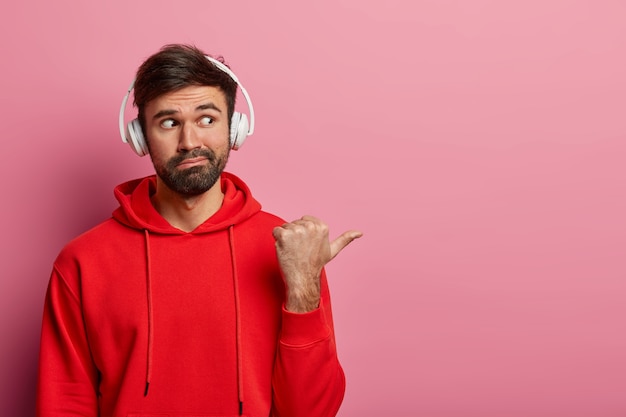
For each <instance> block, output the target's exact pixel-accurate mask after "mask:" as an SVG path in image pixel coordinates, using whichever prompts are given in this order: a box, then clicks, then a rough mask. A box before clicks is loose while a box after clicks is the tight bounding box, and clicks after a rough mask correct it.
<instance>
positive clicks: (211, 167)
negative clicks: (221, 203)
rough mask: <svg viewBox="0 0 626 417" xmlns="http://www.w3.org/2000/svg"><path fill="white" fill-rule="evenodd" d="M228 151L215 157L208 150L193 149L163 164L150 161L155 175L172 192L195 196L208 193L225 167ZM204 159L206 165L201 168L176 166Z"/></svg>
mask: <svg viewBox="0 0 626 417" xmlns="http://www.w3.org/2000/svg"><path fill="white" fill-rule="evenodd" d="M229 153H230V149H229V151H228V152H226V153H225V154H222V155H220V156H217V155H216V154H215V152H213V151H212V150H210V149H194V150H193V151H189V152H185V153H180V154H178V155H176V156H174V157H172V158H170V159H169V160H168V161H167V162H166V163H165V164H160V163H158V161H155V160H154V159H153V160H152V163H153V165H154V169H155V171H156V174H157V175H158V176H159V178H161V180H162V181H163V183H164V184H165V185H166V186H167V187H168V188H169V189H170V190H172V191H174V192H176V193H178V194H180V195H182V196H185V197H192V196H197V195H200V194H202V193H205V192H206V191H208V190H209V189H210V188H211V187H213V185H215V183H216V182H217V180H218V179H219V178H220V175H221V174H222V172H223V171H224V168H225V167H226V162H228V155H229ZM198 157H204V158H206V159H207V161H208V163H207V164H206V165H202V166H193V167H191V168H186V169H182V170H181V169H179V168H178V165H179V164H180V163H181V162H183V161H184V160H186V159H191V158H198Z"/></svg>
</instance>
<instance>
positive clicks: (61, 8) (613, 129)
mask: <svg viewBox="0 0 626 417" xmlns="http://www.w3.org/2000/svg"><path fill="white" fill-rule="evenodd" d="M0 32H1V33H0V35H1V36H0V46H1V47H2V49H1V51H2V66H1V67H2V70H1V71H2V76H1V77H0V92H1V98H0V111H1V114H2V121H3V123H2V127H1V130H0V132H1V133H2V139H1V140H0V151H1V155H2V159H3V162H2V164H0V178H1V179H2V195H3V198H2V204H1V208H0V210H2V211H1V213H0V222H1V227H2V240H1V245H2V246H1V248H0V249H1V250H0V254H1V255H0V256H2V262H1V265H0V276H1V281H0V285H1V288H0V326H1V327H0V334H1V335H2V336H1V338H2V342H1V345H0V346H1V354H2V356H1V363H0V367H1V368H0V401H1V403H0V406H1V409H0V415H2V416H32V415H33V410H34V407H33V401H34V386H35V379H36V364H37V348H38V347H37V346H38V341H39V340H38V339H39V323H40V316H41V310H42V303H43V296H44V292H45V288H46V284H47V280H48V275H49V272H50V267H51V264H52V261H53V259H54V257H55V256H56V254H57V253H58V251H59V250H60V249H61V247H62V246H63V245H64V244H65V243H66V242H67V241H68V240H69V239H71V238H72V237H73V236H76V235H77V234H79V233H80V232H82V231H84V230H86V229H87V228H89V227H91V226H93V225H94V224H96V223H97V222H99V221H101V220H103V219H105V218H106V217H108V216H109V214H110V212H111V211H112V209H113V208H114V207H115V202H114V200H113V198H112V192H111V190H112V187H113V186H114V185H116V184H117V183H119V182H121V181H123V180H125V179H128V178H131V177H136V176H140V175H145V174H148V173H150V170H151V166H150V162H149V160H147V159H143V160H141V159H139V158H137V157H136V156H134V155H133V154H132V153H131V151H130V150H129V149H128V148H127V147H126V145H123V144H122V143H121V142H120V140H119V137H118V130H117V129H118V128H117V112H118V106H119V103H120V101H121V98H122V96H123V94H124V92H125V89H126V87H127V85H128V83H129V81H130V79H131V77H132V75H133V73H134V71H135V69H136V67H137V65H138V64H139V63H140V62H141V61H142V60H143V59H144V58H145V57H146V56H148V55H149V54H151V53H153V52H155V51H156V50H157V49H158V48H159V47H160V46H161V45H162V44H164V43H169V42H190V43H195V44H197V45H198V46H200V47H201V48H203V49H205V50H206V51H207V52H210V53H213V54H222V55H224V56H225V57H226V59H227V61H228V62H229V63H230V64H231V66H232V68H233V69H234V70H235V72H236V73H237V74H238V76H239V78H240V79H241V80H242V82H243V83H244V85H245V86H246V87H247V89H248V91H249V92H250V94H251V96H252V99H253V102H254V104H255V107H256V111H257V122H258V124H257V131H256V133H255V135H254V136H252V137H251V138H250V139H249V141H248V143H247V144H246V145H245V146H244V147H243V148H242V150H241V151H239V152H238V153H236V154H235V155H234V156H233V158H232V160H231V163H230V166H229V169H230V170H231V171H234V172H236V173H237V174H238V175H240V176H242V177H243V178H245V179H246V180H247V181H248V183H249V184H250V186H251V188H252V190H253V191H254V193H255V195H256V196H257V197H258V198H259V199H260V200H261V201H262V202H263V203H264V204H265V207H266V208H267V209H268V210H270V211H273V212H276V213H277V214H280V215H282V216H283V217H286V218H288V219H292V218H295V217H299V216H301V215H302V214H306V213H309V214H315V215H317V216H319V217H322V218H324V219H325V220H327V221H328V222H329V223H330V225H331V229H332V232H333V233H334V234H337V233H339V232H341V231H343V230H344V229H346V228H353V227H355V228H360V229H362V230H363V231H364V232H365V237H364V238H363V239H361V240H360V241H357V242H356V243H355V244H354V245H353V246H350V247H349V248H347V249H346V250H345V251H344V252H343V253H342V254H341V255H340V257H338V258H337V259H336V260H335V261H333V263H332V264H330V265H329V268H328V269H329V273H330V275H331V289H332V292H333V300H334V308H335V315H336V326H337V333H338V343H339V354H340V356H341V359H342V362H343V364H344V367H345V370H346V373H347V376H348V390H347V393H346V398H345V402H344V406H343V408H342V410H341V412H340V415H341V416H342V417H352V416H359V417H364V416H365V417H369V416H372V417H373V416H396V417H403V416H424V417H474V416H476V417H478V416H480V417H528V416H533V417H544V416H545V417H556V416H558V417H560V416H563V417H588V416H594V417H617V416H624V415H626V353H625V352H626V302H625V301H624V300H625V294H626V256H625V255H626V162H625V160H626V158H625V157H626V99H625V97H626V3H625V2H623V1H621V0H613V1H611V0H593V1H592V0H588V1H583V0H525V1H522V0H513V1H501V0H456V1H453V0H438V1H426V0H385V1H374V0H322V1H316V2H293V1H288V0H264V1H252V0H250V1H220V2H217V1H206V0H203V1H196V0H193V1H191V0H190V1H183V2H171V1H170V2H164V1H156V0H150V1H147V0H133V1H122V0H110V1H107V2H98V3H96V2H82V1H68V0H57V1H43V0H42V1H35V0H23V1H19V2H18V1H13V2H10V4H8V5H7V6H6V7H5V8H4V11H3V23H2V25H1V28H0ZM244 109H245V108H244Z"/></svg>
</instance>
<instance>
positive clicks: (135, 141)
mask: <svg viewBox="0 0 626 417" xmlns="http://www.w3.org/2000/svg"><path fill="white" fill-rule="evenodd" d="M126 138H127V140H128V144H129V145H130V147H131V149H132V150H133V151H134V152H135V153H136V154H137V155H139V156H145V155H147V154H148V153H149V152H148V144H147V143H146V140H145V138H144V137H143V131H142V130H141V123H139V120H138V119H133V120H132V121H130V122H129V123H128V125H127V126H126Z"/></svg>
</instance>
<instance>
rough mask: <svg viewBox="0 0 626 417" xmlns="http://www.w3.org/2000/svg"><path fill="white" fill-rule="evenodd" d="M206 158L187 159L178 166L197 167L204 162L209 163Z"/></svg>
mask: <svg viewBox="0 0 626 417" xmlns="http://www.w3.org/2000/svg"><path fill="white" fill-rule="evenodd" d="M207 160H208V158H206V157H197V158H187V159H183V160H182V161H180V162H179V163H178V164H177V165H176V166H177V167H178V168H189V167H193V166H196V165H201V164H202V163H203V162H204V161H207Z"/></svg>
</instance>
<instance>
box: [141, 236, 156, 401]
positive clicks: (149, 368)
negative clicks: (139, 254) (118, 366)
mask: <svg viewBox="0 0 626 417" xmlns="http://www.w3.org/2000/svg"><path fill="white" fill-rule="evenodd" d="M144 235H145V237H146V293H147V298H148V354H147V364H146V388H145V390H144V393H143V396H144V397H147V396H148V388H150V379H151V378H152V345H153V341H154V340H153V339H154V335H153V317H152V272H151V270H150V233H148V230H147V229H146V230H144Z"/></svg>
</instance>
